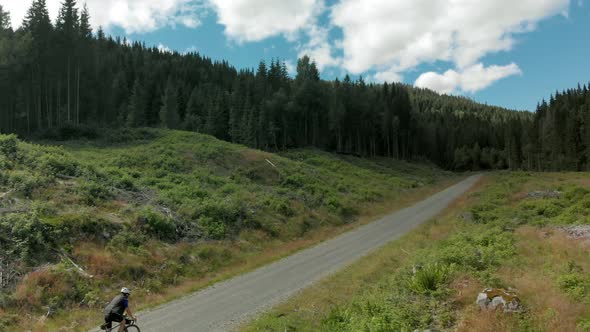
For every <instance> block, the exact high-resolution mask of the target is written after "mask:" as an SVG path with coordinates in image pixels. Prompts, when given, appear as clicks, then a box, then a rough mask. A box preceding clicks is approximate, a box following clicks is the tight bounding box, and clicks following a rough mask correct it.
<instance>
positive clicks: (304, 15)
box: [209, 0, 323, 42]
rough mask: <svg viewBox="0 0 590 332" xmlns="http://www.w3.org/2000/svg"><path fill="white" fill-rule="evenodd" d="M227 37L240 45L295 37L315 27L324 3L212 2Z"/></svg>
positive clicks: (292, 0) (312, 0)
mask: <svg viewBox="0 0 590 332" xmlns="http://www.w3.org/2000/svg"><path fill="white" fill-rule="evenodd" d="M209 1H210V3H211V5H212V7H213V8H214V9H215V10H216V11H217V15H218V17H219V23H220V24H222V25H224V26H225V34H226V35H227V36H228V37H229V38H231V39H234V40H237V41H239V42H248V41H260V40H263V39H265V38H268V37H273V36H277V35H284V36H286V37H287V38H290V39H294V38H295V35H296V34H297V33H299V32H300V31H301V30H302V29H303V28H305V27H306V26H308V25H309V24H311V23H312V22H313V21H314V20H315V18H316V16H317V13H318V11H321V10H322V8H323V1H321V0H289V1H275V0H209Z"/></svg>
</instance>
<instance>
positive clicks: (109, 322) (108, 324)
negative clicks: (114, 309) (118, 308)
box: [101, 315, 113, 330]
mask: <svg viewBox="0 0 590 332" xmlns="http://www.w3.org/2000/svg"><path fill="white" fill-rule="evenodd" d="M103 327H104V328H103ZM111 327H113V321H112V320H111V319H110V315H105V316H104V324H102V325H101V328H103V330H106V329H110V328H111Z"/></svg>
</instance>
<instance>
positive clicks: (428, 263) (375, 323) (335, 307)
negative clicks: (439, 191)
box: [242, 172, 590, 331]
mask: <svg viewBox="0 0 590 332" xmlns="http://www.w3.org/2000/svg"><path fill="white" fill-rule="evenodd" d="M587 176H588V175H587V174H582V173H580V174H529V173H518V172H517V173H508V172H502V173H495V174H491V175H488V176H487V177H486V180H485V185H483V184H482V185H481V186H480V187H479V188H478V190H476V191H474V192H472V193H471V194H469V196H467V197H466V198H465V199H464V200H463V201H462V202H460V203H459V205H458V206H455V207H453V208H451V209H450V210H449V211H447V213H446V214H445V216H444V217H442V218H437V219H436V220H433V221H432V222H430V223H428V224H426V225H424V226H422V227H420V228H419V229H417V230H415V231H413V232H411V233H410V234H408V235H407V236H405V237H403V238H402V239H400V240H398V241H395V242H393V243H391V244H390V245H388V246H386V247H385V248H383V249H381V250H379V251H377V252H376V253H374V254H372V255H370V256H368V257H367V258H365V259H363V260H362V261H360V262H358V263H356V264H354V265H353V266H351V267H349V268H347V269H345V270H344V271H341V272H339V273H336V274H335V275H333V276H331V277H329V278H327V279H326V280H324V281H322V282H320V283H319V284H317V285H314V286H312V287H311V288H310V289H309V290H306V291H304V292H303V293H302V294H300V295H299V296H297V297H295V298H294V299H291V300H289V301H288V302H286V303H284V304H282V305H279V306H277V307H276V308H275V309H273V310H272V311H270V312H269V313H266V314H263V315H262V316H261V317H260V318H258V319H256V320H255V321H253V322H251V323H249V324H247V325H246V326H243V327H242V330H244V331H414V330H416V329H418V330H424V329H434V330H441V331H445V330H449V331H450V330H460V331H555V330H563V331H575V330H578V331H586V330H587V326H588V321H589V320H588V318H589V317H590V302H589V301H588V294H589V292H590V287H589V285H590V283H589V281H590V279H589V278H588V272H589V271H590V257H588V255H587V247H585V246H584V245H583V244H580V243H578V242H575V241H573V240H570V239H568V238H567V237H566V236H565V235H564V234H563V233H562V232H561V231H559V228H558V227H560V226H562V225H564V224H588V222H586V220H587V219H585V218H587V216H588V215H590V205H588V204H586V203H585V202H586V200H587V199H588V198H589V197H590V196H589V195H590V194H589V193H590V191H589V190H588V185H589V183H588V182H587V180H586V179H587ZM537 190H539V191H544V190H549V191H559V192H561V194H560V195H559V197H556V198H531V197H529V195H528V193H529V192H532V191H537ZM467 212H468V213H467ZM546 234H551V235H546ZM484 287H502V288H508V287H514V288H516V289H517V292H518V294H519V295H520V298H521V300H522V302H523V304H524V306H525V308H526V310H525V311H524V312H523V313H520V314H512V315H505V314H502V313H501V312H497V313H481V312H479V309H477V306H475V305H474V301H475V298H476V297H477V293H478V292H479V291H481V290H482V289H483V288H484Z"/></svg>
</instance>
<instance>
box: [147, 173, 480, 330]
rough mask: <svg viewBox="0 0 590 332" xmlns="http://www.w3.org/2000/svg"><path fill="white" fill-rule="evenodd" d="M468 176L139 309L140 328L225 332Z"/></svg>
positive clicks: (433, 207)
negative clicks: (221, 278)
mask: <svg viewBox="0 0 590 332" xmlns="http://www.w3.org/2000/svg"><path fill="white" fill-rule="evenodd" d="M479 177H480V176H479V175H474V176H471V177H469V178H467V179H466V180H463V181H462V182H460V183H457V184H455V185H453V186H452V187H449V188H447V189H445V190H443V191H441V192H439V193H437V194H435V195H433V196H431V197H429V198H427V199H425V200H423V201H421V202H419V203H417V204H415V205H413V206H411V207H408V208H405V209H403V210H400V211H398V212H396V213H393V214H391V215H388V216H386V217H384V218H382V219H380V220H378V221H375V222H372V223H370V224H367V225H364V226H361V227H359V228H357V229H354V230H352V231H350V232H347V233H344V234H342V235H340V236H338V237H335V238H333V239H331V240H328V241H325V242H322V243H321V244H319V245H316V246H314V247H311V248H309V249H306V250H303V251H300V252H298V253H296V254H294V255H292V256H289V257H286V258H284V259H282V260H280V261H277V262H275V263H272V264H269V265H266V266H263V267H261V268H259V269H257V270H254V271H252V272H249V273H246V274H243V275H240V276H237V277H235V278H232V279H230V280H227V281H224V282H220V283H217V284H215V285H213V286H211V287H209V288H206V289H203V290H201V291H199V292H196V293H194V294H192V295H189V296H186V297H184V298H181V299H179V300H176V301H173V302H170V303H168V304H165V305H162V306H160V307H158V308H155V309H152V310H149V311H145V312H143V313H140V315H139V316H140V320H139V325H140V326H141V330H142V331H143V332H151V331H158V332H159V331H167V332H172V331H175V332H184V331H186V332H189V331H190V332H195V331H228V330H231V329H232V328H235V327H236V325H237V324H238V323H240V322H242V321H243V320H244V319H247V318H251V317H252V316H254V315H255V314H257V313H260V312H261V311H263V310H265V309H267V308H269V307H271V306H273V305H275V304H277V303H279V302H281V301H283V300H285V299H286V298H288V297H290V296H292V295H293V294H294V293H295V292H297V291H299V290H301V289H302V288H304V287H306V286H308V285H310V284H311V283H313V282H315V281H317V280H319V279H322V278H324V277H326V276H327V275H328V274H330V273H333V272H334V271H337V270H339V269H341V268H343V267H345V266H346V265H349V264H350V263H352V262H354V261H356V260H358V259H359V258H361V257H363V256H365V255H367V254H368V253H369V252H371V251H372V250H374V249H376V248H379V247H381V246H383V245H385V244H386V243H388V242H390V241H392V240H395V239H397V238H399V237H401V236H402V235H404V234H406V233H407V232H408V231H410V230H412V229H413V228H415V227H416V226H418V225H420V224H421V223H423V222H425V221H427V220H429V219H431V218H433V217H434V216H436V215H437V214H438V213H440V212H441V211H442V210H444V209H445V208H446V207H447V206H448V205H449V204H450V203H451V202H453V201H454V200H455V199H457V198H458V197H460V196H461V195H462V194H464V193H465V192H466V191H467V190H468V189H469V188H471V186H472V185H473V184H474V183H475V182H476V181H477V180H478V179H479Z"/></svg>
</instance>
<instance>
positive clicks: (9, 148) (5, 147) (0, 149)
mask: <svg viewBox="0 0 590 332" xmlns="http://www.w3.org/2000/svg"><path fill="white" fill-rule="evenodd" d="M17 142H18V140H17V138H16V135H0V154H3V155H4V156H6V157H8V158H9V159H13V158H14V157H16V152H17Z"/></svg>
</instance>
